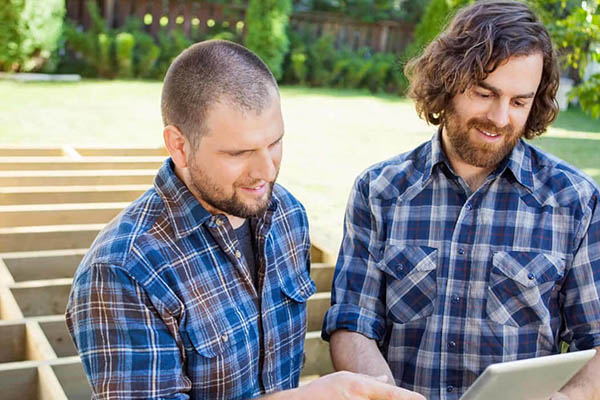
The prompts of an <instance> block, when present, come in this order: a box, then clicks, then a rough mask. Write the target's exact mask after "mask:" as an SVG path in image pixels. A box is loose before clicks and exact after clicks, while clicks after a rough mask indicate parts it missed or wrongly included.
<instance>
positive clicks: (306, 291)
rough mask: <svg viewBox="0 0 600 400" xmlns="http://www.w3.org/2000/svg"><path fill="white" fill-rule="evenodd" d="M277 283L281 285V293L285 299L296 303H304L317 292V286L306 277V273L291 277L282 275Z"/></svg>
mask: <svg viewBox="0 0 600 400" xmlns="http://www.w3.org/2000/svg"><path fill="white" fill-rule="evenodd" d="M279 281H280V284H281V291H282V292H283V293H284V294H285V295H286V296H287V297H289V298H291V299H292V300H294V301H296V302H298V303H306V301H307V300H308V298H309V297H310V296H312V295H313V294H315V292H316V291H317V286H316V285H315V282H313V280H312V279H311V278H310V276H309V275H308V272H306V273H305V274H304V273H301V274H296V275H293V276H290V275H288V276H282V274H280V275H279Z"/></svg>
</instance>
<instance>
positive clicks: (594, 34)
mask: <svg viewBox="0 0 600 400" xmlns="http://www.w3.org/2000/svg"><path fill="white" fill-rule="evenodd" d="M532 1H533V2H534V3H535V5H536V6H537V7H538V8H539V9H540V10H541V11H540V14H541V15H542V18H543V20H544V23H545V24H546V26H547V27H548V29H549V30H550V33H551V35H552V37H553V39H554V43H555V44H556V45H557V47H558V50H559V52H560V54H561V59H562V61H563V67H564V68H567V67H570V68H572V69H573V70H574V71H575V73H576V74H577V75H578V82H577V85H576V86H575V88H574V89H573V91H572V92H571V97H572V98H573V97H577V98H578V100H579V103H580V105H581V108H582V109H583V110H584V111H585V112H586V113H588V114H589V115H591V116H592V117H594V118H600V72H597V73H595V74H590V73H589V71H588V66H589V65H590V64H591V63H593V62H596V63H600V7H599V4H598V0H588V1H574V0H571V1H567V0H532Z"/></svg>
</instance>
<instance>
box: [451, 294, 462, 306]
mask: <svg viewBox="0 0 600 400" xmlns="http://www.w3.org/2000/svg"><path fill="white" fill-rule="evenodd" d="M459 301H460V297H458V296H457V295H454V296H452V302H453V303H454V304H456V303H458V302H459Z"/></svg>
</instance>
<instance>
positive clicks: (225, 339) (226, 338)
mask: <svg viewBox="0 0 600 400" xmlns="http://www.w3.org/2000/svg"><path fill="white" fill-rule="evenodd" d="M221 340H222V341H223V342H227V341H228V340H229V336H227V335H221Z"/></svg>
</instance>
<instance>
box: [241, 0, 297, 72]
mask: <svg viewBox="0 0 600 400" xmlns="http://www.w3.org/2000/svg"><path fill="white" fill-rule="evenodd" d="M291 11H292V2H291V0H250V1H249V4H248V9H247V11H246V25H247V32H246V47H248V48H249V49H250V50H252V51H254V52H255V53H256V54H257V55H258V56H259V57H260V58H262V60H263V61H264V62H265V64H267V66H268V67H269V68H270V69H271V72H273V75H274V76H275V78H276V79H278V80H279V79H280V78H281V77H282V76H283V70H282V65H283V60H284V57H285V55H286V53H287V52H288V48H289V40H288V37H287V33H286V28H287V25H288V21H289V15H290V13H291Z"/></svg>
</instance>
